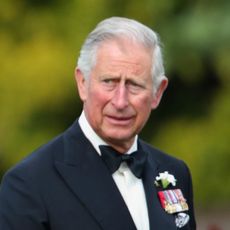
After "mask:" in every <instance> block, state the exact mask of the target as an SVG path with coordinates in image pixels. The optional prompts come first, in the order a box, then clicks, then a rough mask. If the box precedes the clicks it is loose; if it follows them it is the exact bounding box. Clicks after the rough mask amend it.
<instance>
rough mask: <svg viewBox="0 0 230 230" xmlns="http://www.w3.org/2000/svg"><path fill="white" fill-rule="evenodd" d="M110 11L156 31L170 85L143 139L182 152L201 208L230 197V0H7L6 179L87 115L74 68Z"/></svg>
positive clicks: (2, 128) (2, 163) (2, 50)
mask: <svg viewBox="0 0 230 230" xmlns="http://www.w3.org/2000/svg"><path fill="white" fill-rule="evenodd" d="M110 16H125V17H130V18H134V19H136V20H139V21H141V22H142V23H144V24H146V25H148V26H149V27H151V28H153V29H154V30H156V31H157V32H158V33H159V34H160V37H161V40H162V43H163V44H164V45H163V48H164V59H165V66H166V73H167V76H168V78H169V80H170V84H169V87H168V90H167V92H166V94H165V96H164V98H163V100H162V103H161V105H160V107H159V108H158V110H156V111H154V112H153V113H152V115H151V118H150V120H149V122H148V124H147V126H146V128H145V129H144V130H143V132H142V134H141V136H142V137H143V138H144V139H146V140H147V141H150V142H151V143H152V144H153V145H155V146H156V147H158V148H160V149H162V150H164V151H166V152H168V153H170V154H172V155H174V156H177V157H180V158H182V159H183V160H185V161H186V162H187V164H188V165H189V167H190V169H191V172H192V175H193V181H194V192H195V203H196V208H197V210H198V212H199V210H210V209H215V208H216V209H218V210H225V209H228V206H229V204H230V173H229V168H230V144H229V143H230V122H229V120H230V103H229V99H230V29H229V28H230V26H229V25H230V1H229V0H212V1H209V0H193V1H192V0H190V1H189V0H161V1H157V0H142V1H140V0H68V1H66V0H1V2H0V177H1V176H2V174H3V173H4V172H5V170H7V169H8V168H9V167H10V166H12V165H13V164H15V163H16V162H18V161H19V160H20V159H22V158H23V157H25V156H26V155H28V153H30V152H31V151H33V150H34V149H35V148H37V147H38V146H40V145H42V144H43V143H45V142H47V141H48V140H50V139H51V138H52V137H54V136H55V135H57V134H59V133H60V132H62V131H64V130H65V129H66V128H67V127H68V126H69V125H70V124H71V123H72V122H73V121H74V120H75V118H76V117H77V116H79V114H80V112H81V105H82V104H81V102H80V100H79V98H78V96H77V91H76V87H75V82H74V77H73V76H74V75H73V73H74V68H75V64H76V60H77V57H78V54H79V50H80V47H81V45H82V43H83V41H84V39H85V37H86V36H87V34H88V33H89V32H90V31H91V30H92V29H93V28H94V27H95V25H96V24H97V23H98V22H99V21H100V20H102V19H104V18H106V17H110Z"/></svg>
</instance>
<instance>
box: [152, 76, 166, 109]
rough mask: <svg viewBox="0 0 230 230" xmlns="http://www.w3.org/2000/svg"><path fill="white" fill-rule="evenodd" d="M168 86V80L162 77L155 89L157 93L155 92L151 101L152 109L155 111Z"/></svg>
mask: <svg viewBox="0 0 230 230" xmlns="http://www.w3.org/2000/svg"><path fill="white" fill-rule="evenodd" d="M167 86H168V79H167V78H166V77H163V79H162V80H161V83H160V85H159V86H158V88H157V91H156V92H155V95H154V97H153V100H152V109H156V108H157V107H158V105H159V104H160V101H161V98H162V96H163V93H164V91H165V90H166V88H167Z"/></svg>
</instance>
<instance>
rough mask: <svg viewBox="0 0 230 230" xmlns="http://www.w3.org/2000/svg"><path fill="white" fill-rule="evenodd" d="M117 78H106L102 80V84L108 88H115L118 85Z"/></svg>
mask: <svg viewBox="0 0 230 230" xmlns="http://www.w3.org/2000/svg"><path fill="white" fill-rule="evenodd" d="M116 83H117V80H116V79H113V78H105V79H103V80H102V84H103V85H104V86H105V87H106V88H107V89H113V88H114V87H115V86H116Z"/></svg>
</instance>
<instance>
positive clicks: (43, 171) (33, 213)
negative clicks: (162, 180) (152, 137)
mask: <svg viewBox="0 0 230 230" xmlns="http://www.w3.org/2000/svg"><path fill="white" fill-rule="evenodd" d="M139 144H140V145H141V147H142V148H143V149H144V151H146V153H147V154H148V162H147V165H146V169H145V172H144V177H143V184H144V188H145V193H146V199H147V203H148V204H147V205H148V213H149V221H150V229H151V230H175V229H177V228H176V224H175V215H174V214H167V213H166V212H165V210H164V209H163V208H162V207H161V204H160V202H159V199H158V196H157V192H158V191H159V190H160V188H157V187H156V186H155V184H154V181H155V178H156V176H157V175H158V174H159V172H164V171H169V173H171V174H173V175H174V176H175V178H176V179H177V185H176V188H179V189H181V190H182V192H183V194H184V197H185V198H186V199H187V202H188V205H189V211H188V212H187V213H188V214H189V216H190V221H189V223H188V224H187V225H185V226H184V227H183V228H181V229H195V228H196V227H195V220H194V213H193V195H192V185H191V178H190V173H189V170H188V168H187V167H186V165H185V164H184V163H183V162H182V161H180V160H177V159H175V158H173V157H171V156H168V155H166V154H164V153H162V152H160V151H159V150H156V149H154V148H152V147H150V146H149V145H148V144H146V143H144V142H142V141H139ZM0 229H1V230H99V229H100V230H135V229H136V227H135V225H134V222H133V220H132V218H131V216H130V213H129V211H128V209H127V207H126V204H125V202H124V200H123V198H122V196H121V194H120V192H119V190H118V188H117V187H116V184H115V182H114V180H113V178H112V176H111V174H110V173H109V171H108V169H107V168H106V166H105V164H104V163H103V161H102V160H101V158H100V156H99V155H98V154H97V153H96V151H95V149H94V148H93V146H92V145H91V144H90V142H89V141H88V140H87V138H86V137H85V136H84V134H83V133H82V131H81V129H80V127H79V124H78V122H77V121H76V122H75V123H74V124H73V125H72V126H71V127H70V128H69V129H68V130H67V131H66V132H64V133H63V134H62V135H60V136H58V137H57V138H55V139H54V140H52V141H51V142H49V143H48V144H46V145H45V146H43V147H41V148H40V149H38V150H37V151H35V152H34V153H32V154H31V155H30V156H29V157H27V158H26V159H25V160H23V161H22V162H21V163H19V164H18V165H17V166H15V167H14V168H12V169H11V170H9V171H8V172H7V173H6V174H5V176H4V177H3V180H2V183H1V187H0Z"/></svg>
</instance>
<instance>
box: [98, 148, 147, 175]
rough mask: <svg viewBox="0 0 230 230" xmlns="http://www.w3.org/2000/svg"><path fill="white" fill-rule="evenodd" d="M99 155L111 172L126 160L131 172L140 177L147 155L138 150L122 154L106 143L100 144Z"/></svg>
mask: <svg viewBox="0 0 230 230" xmlns="http://www.w3.org/2000/svg"><path fill="white" fill-rule="evenodd" d="M99 148H100V150H101V157H102V159H103V161H104V162H105V164H106V166H107V168H108V169H109V171H110V172H111V174H113V173H114V172H115V171H117V169H118V168H119V167H120V164H121V163H122V162H126V163H127V165H128V166H129V168H130V170H131V171H132V173H133V174H134V175H135V176H136V177H137V178H141V176H142V172H143V169H144V165H145V162H146V158H147V155H146V153H145V152H143V151H141V150H138V151H135V152H133V153H131V154H122V153H119V152H118V151H116V150H115V149H113V148H112V147H110V146H107V145H100V146H99Z"/></svg>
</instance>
